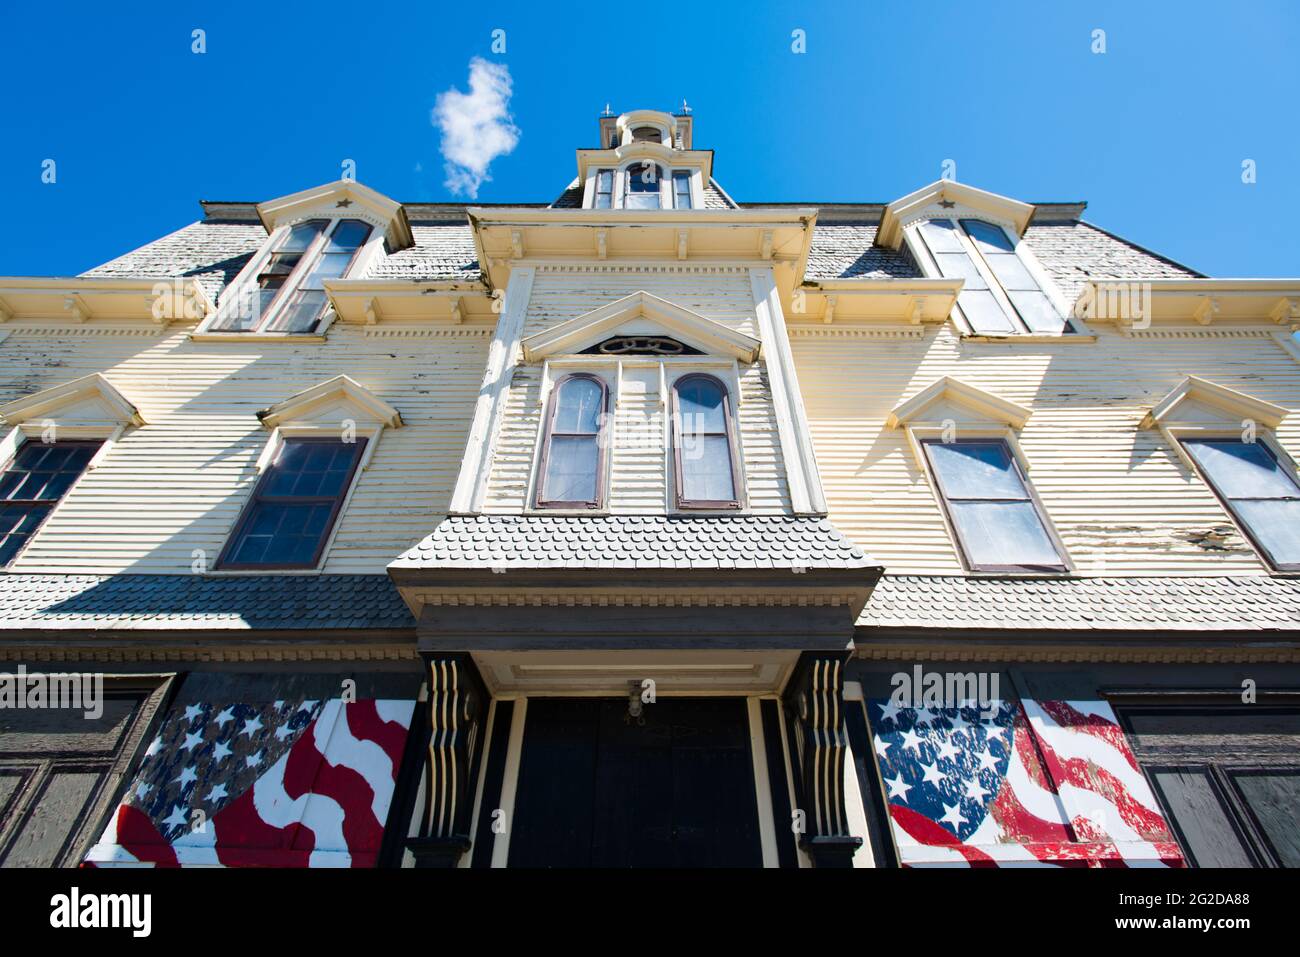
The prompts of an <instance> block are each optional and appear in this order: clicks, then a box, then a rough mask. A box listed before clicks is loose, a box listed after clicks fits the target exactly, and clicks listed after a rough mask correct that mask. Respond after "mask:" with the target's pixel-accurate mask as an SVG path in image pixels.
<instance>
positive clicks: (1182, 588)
mask: <svg viewBox="0 0 1300 957" xmlns="http://www.w3.org/2000/svg"><path fill="white" fill-rule="evenodd" d="M858 627H859V628H867V629H869V630H868V631H867V632H866V633H865V634H864V635H863V636H862V637H860V638H859V644H860V645H862V644H863V643H865V644H867V645H870V636H871V633H872V631H874V630H875V629H883V628H889V629H904V628H905V629H945V630H946V629H953V628H969V629H977V630H983V629H998V630H1015V631H1022V632H1034V631H1043V630H1049V629H1070V630H1076V629H1083V630H1105V629H1114V630H1117V631H1119V630H1134V629H1136V630H1142V631H1166V630H1169V631H1173V630H1176V631H1205V632H1215V631H1260V632H1276V631H1297V630H1300V580H1296V579H1291V578H1271V577H1268V576H1264V575H1256V576H1250V577H1246V576H1239V577H1235V578H1227V577H1223V578H1208V577H1199V576H1182V577H1164V578H1155V577H1152V578H1050V579H1045V578H1036V579H1024V578H973V577H969V576H965V575H885V576H884V577H883V578H881V580H880V582H879V584H877V585H876V589H875V591H874V592H873V593H872V597H871V601H870V602H868V603H867V606H866V608H864V609H863V611H862V614H861V615H860V616H859V618H858Z"/></svg>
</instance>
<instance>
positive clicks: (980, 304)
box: [876, 180, 1083, 338]
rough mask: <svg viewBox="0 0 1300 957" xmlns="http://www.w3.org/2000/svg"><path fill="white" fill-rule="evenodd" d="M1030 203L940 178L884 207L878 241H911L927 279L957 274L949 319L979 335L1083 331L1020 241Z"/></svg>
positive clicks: (1031, 212) (890, 245) (1026, 335)
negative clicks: (958, 288)
mask: <svg viewBox="0 0 1300 957" xmlns="http://www.w3.org/2000/svg"><path fill="white" fill-rule="evenodd" d="M1033 215H1034V207H1033V206H1032V205H1031V204H1029V203H1024V202H1021V201H1020V200H1017V199H1012V198H1011V197H1009V196H999V195H998V194H996V193H990V192H988V191H987V190H982V189H976V188H975V187H973V186H967V185H965V184H964V183H956V182H953V181H951V180H939V181H938V182H935V183H931V184H930V185H929V186H925V187H922V188H921V189H918V190H916V191H915V192H913V193H909V194H908V195H906V196H903V197H901V198H899V199H896V200H895V201H894V202H892V203H890V204H889V205H888V206H886V207H885V210H884V213H883V214H882V216H881V219H880V228H879V229H878V230H877V231H876V244H877V245H880V246H885V247H887V248H890V249H898V248H900V247H901V246H904V245H905V246H906V247H907V249H908V251H909V252H910V253H911V255H912V258H913V259H915V260H916V262H917V263H919V264H920V265H921V268H922V270H923V271H924V272H925V274H926V276H927V277H928V278H932V279H959V280H961V281H962V288H961V292H960V293H959V294H958V296H957V303H956V306H955V307H954V308H953V310H952V318H953V320H954V322H955V323H956V325H957V328H958V330H959V331H960V332H961V333H962V334H963V335H967V336H977V337H985V336H987V337H995V338H1003V337H1022V338H1029V337H1040V336H1061V335H1068V334H1075V333H1078V332H1080V331H1083V330H1082V327H1081V326H1080V325H1079V323H1078V320H1077V319H1076V318H1073V317H1072V315H1071V308H1070V305H1069V303H1067V302H1066V301H1065V299H1064V298H1063V296H1062V295H1061V292H1060V290H1059V289H1058V288H1057V287H1056V284H1055V282H1053V280H1052V278H1051V277H1050V276H1049V275H1048V274H1047V272H1046V270H1044V269H1043V267H1042V266H1041V265H1040V264H1039V262H1038V260H1037V258H1036V257H1035V256H1034V254H1033V252H1032V251H1031V250H1030V249H1029V247H1028V245H1027V244H1025V243H1023V242H1021V238H1022V237H1023V236H1024V233H1025V229H1026V228H1027V227H1028V226H1029V222H1030V220H1031V219H1032V218H1033Z"/></svg>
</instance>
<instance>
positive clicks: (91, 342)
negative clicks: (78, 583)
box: [0, 323, 491, 573]
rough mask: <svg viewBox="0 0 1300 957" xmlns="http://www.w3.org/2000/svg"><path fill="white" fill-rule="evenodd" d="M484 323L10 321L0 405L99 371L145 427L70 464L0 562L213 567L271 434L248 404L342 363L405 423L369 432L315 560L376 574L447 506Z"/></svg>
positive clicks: (482, 349)
mask: <svg viewBox="0 0 1300 957" xmlns="http://www.w3.org/2000/svg"><path fill="white" fill-rule="evenodd" d="M430 333H432V334H430ZM490 335H491V330H490V329H479V328H472V327H462V328H456V329H445V330H437V331H436V332H434V331H432V330H428V329H424V330H419V329H396V328H394V329H391V330H389V329H383V328H382V327H381V329H380V330H379V331H378V332H377V333H367V332H366V331H364V330H363V329H360V328H358V327H353V326H344V325H342V324H338V323H336V324H335V325H334V326H333V327H332V328H331V329H330V330H329V336H328V339H327V341H326V342H324V343H319V344H315V343H312V344H302V345H287V344H280V343H269V344H268V343H258V342H248V343H238V342H237V343H224V342H222V343H215V342H192V341H190V339H189V338H188V330H187V329H182V328H175V329H172V330H169V331H168V332H167V333H166V334H163V335H159V334H158V333H157V332H150V333H148V334H145V335H140V334H137V333H135V332H133V331H122V332H120V333H117V334H115V333H111V332H107V333H106V332H101V331H98V330H92V329H68V330H62V329H50V328H46V329H39V330H37V329H34V328H24V327H19V326H16V327H15V328H13V330H12V334H11V335H10V336H9V338H8V339H6V340H5V341H4V343H3V344H2V345H0V369H2V370H3V373H2V374H0V401H9V400H11V399H15V398H18V397H19V396H22V395H26V394H30V393H31V392H34V391H37V390H39V389H45V388H49V387H50V386H53V385H57V384H59V383H61V382H66V381H68V380H70V379H74V378H77V377H78V376H83V375H87V374H89V373H92V372H102V373H103V374H104V375H105V376H106V377H108V379H109V380H110V381H111V382H112V383H113V384H114V385H115V386H116V387H117V388H118V389H120V390H121V392H122V393H123V394H124V395H125V396H126V397H127V398H128V399H130V400H131V401H132V402H134V403H135V404H136V406H137V407H138V408H139V409H140V412H141V415H142V416H143V417H144V419H145V421H146V423H147V425H145V427H143V428H141V429H136V430H134V431H132V432H131V433H129V434H128V435H127V436H126V437H125V438H124V439H123V440H122V441H121V442H120V443H118V444H117V445H116V446H115V447H114V448H113V449H112V451H111V452H110V454H109V455H108V456H107V457H106V458H105V459H104V460H103V462H102V464H101V465H100V466H99V467H98V468H96V469H95V470H94V471H91V472H89V473H87V474H86V475H85V476H83V478H82V480H81V481H80V482H79V483H78V484H77V485H76V487H75V488H73V489H72V491H71V492H70V493H69V494H68V496H67V497H66V498H65V500H64V501H63V503H62V504H61V505H60V506H59V508H57V509H55V511H54V513H53V515H51V517H50V519H49V521H47V522H46V524H45V526H44V528H42V529H41V531H40V533H39V534H38V535H37V536H36V537H35V538H34V539H33V540H32V541H31V543H30V544H29V546H28V548H27V549H26V551H24V553H23V554H22V556H21V557H20V558H19V559H18V560H17V561H16V562H15V563H14V564H13V566H12V569H13V570H14V571H21V572H84V573H111V572H126V571H130V572H153V573H185V572H188V571H189V570H190V568H191V564H192V562H193V561H194V557H193V554H194V552H195V550H200V551H201V552H202V553H203V554H204V556H205V557H206V561H207V562H208V564H209V567H210V566H211V564H212V563H213V562H215V559H216V557H217V556H218V555H219V553H220V551H221V549H222V546H223V545H224V544H225V541H226V538H227V536H228V535H229V533H230V531H231V528H232V527H233V525H234V522H235V519H236V518H237V517H238V515H239V512H240V510H241V509H242V508H243V506H244V504H245V502H246V501H247V499H248V495H249V493H250V492H251V491H252V487H253V484H254V483H255V481H256V471H255V465H256V462H257V458H258V456H259V455H260V454H261V452H262V450H263V448H264V447H265V444H266V442H267V439H268V437H269V432H268V430H267V429H265V428H264V427H263V426H262V425H261V423H260V422H259V421H258V419H257V412H258V411H259V410H261V409H265V408H267V407H268V406H270V405H272V404H274V403H276V402H279V401H280V400H282V399H285V398H288V397H289V396H291V395H293V394H295V393H297V392H300V391H302V390H304V389H307V388H309V387H311V386H313V385H316V384H318V383H320V382H322V381H324V380H326V379H329V378H332V377H333V376H336V375H339V374H340V373H346V374H347V375H349V376H351V377H352V378H354V379H356V380H357V381H358V382H360V383H361V384H362V385H363V386H365V387H366V388H368V389H370V390H371V391H373V392H374V393H375V394H377V395H378V396H380V397H381V398H382V399H384V400H385V401H387V402H389V403H391V404H392V405H393V406H394V407H396V408H397V409H398V411H399V412H401V414H402V418H403V421H404V423H405V425H404V427H403V428H400V429H386V430H385V431H384V433H383V435H382V436H381V438H380V440H379V444H378V445H377V446H376V448H375V451H374V455H373V457H372V459H371V462H370V465H369V467H368V468H367V470H366V471H365V472H364V473H363V474H362V475H361V476H360V478H359V480H358V482H357V485H356V490H355V492H354V494H353V496H352V499H351V501H350V502H349V504H348V507H347V509H346V510H345V511H344V512H343V514H342V516H341V518H340V521H339V526H338V533H337V536H336V537H335V539H334V542H333V545H332V546H331V548H330V550H329V552H328V554H327V557H326V560H325V564H324V566H323V571H325V572H338V573H345V572H347V573H381V572H383V571H384V569H385V567H386V565H387V564H388V562H389V561H391V560H392V559H393V557H394V556H396V555H397V554H398V553H399V552H401V551H402V550H403V549H405V548H406V547H408V546H410V545H411V544H412V543H413V542H415V541H417V540H418V539H420V538H423V537H424V536H425V535H427V534H428V533H429V532H430V531H432V530H433V527H434V526H435V525H436V524H437V523H438V521H440V520H441V518H442V516H443V514H444V512H445V510H446V508H447V504H448V501H449V499H450V495H451V489H452V486H453V485H454V483H455V480H456V474H457V471H458V469H459V468H460V462H461V459H462V457H463V454H464V448H465V437H466V432H467V430H468V428H469V423H470V419H471V417H472V414H473V408H474V401H475V398H476V396H477V394H478V391H479V388H480V386H481V384H482V377H483V367H484V362H485V360H486V356H487V347H488V343H489V341H490Z"/></svg>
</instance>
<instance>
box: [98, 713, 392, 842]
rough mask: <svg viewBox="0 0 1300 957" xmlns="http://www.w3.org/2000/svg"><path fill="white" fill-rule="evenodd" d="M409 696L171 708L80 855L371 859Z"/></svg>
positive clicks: (387, 799) (389, 795) (386, 804)
mask: <svg viewBox="0 0 1300 957" xmlns="http://www.w3.org/2000/svg"><path fill="white" fill-rule="evenodd" d="M413 709H414V702H413V701H409V700H391V699H366V700H359V701H351V702H349V701H344V700H342V699H339V698H335V699H328V700H310V699H306V700H298V701H272V702H264V703H255V704H249V703H234V702H219V703H217V702H214V703H193V704H187V705H181V706H177V707H176V708H174V709H173V710H172V711H171V712H170V713H169V714H168V715H167V718H166V720H165V721H164V723H163V726H162V728H161V730H160V732H159V734H158V736H157V737H156V738H155V739H154V740H153V742H152V743H151V744H150V745H149V748H148V750H147V751H146V752H145V757H144V760H143V762H142V764H141V766H140V770H139V772H138V773H137V775H136V776H135V779H134V780H133V781H132V782H131V785H130V787H129V789H128V790H127V792H126V794H125V796H124V798H123V800H122V803H121V804H120V805H119V806H118V808H117V810H116V812H115V813H114V815H113V817H112V819H111V820H110V823H109V825H108V827H107V828H106V830H105V832H104V834H103V835H102V836H101V837H100V839H99V841H98V843H96V845H95V846H94V847H93V848H91V850H90V852H89V853H88V854H87V856H86V860H85V864H86V865H88V866H95V867H106V866H142V865H143V866H148V865H152V866H158V867H185V866H209V867H239V866H244V867H249V866H253V867H257V866H262V867H372V866H374V864H375V860H376V857H377V855H378V853H379V848H380V844H381V842H382V840H383V832H384V822H385V820H386V818H387V816H388V808H389V805H390V803H391V801H392V795H393V787H394V782H395V781H396V778H397V771H398V767H399V765H400V763H401V758H402V750H403V747H404V746H405V742H406V735H407V730H408V728H409V725H410V721H411V715H412V712H413Z"/></svg>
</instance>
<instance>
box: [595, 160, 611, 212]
mask: <svg viewBox="0 0 1300 957" xmlns="http://www.w3.org/2000/svg"><path fill="white" fill-rule="evenodd" d="M613 206H614V171H613V170H612V169H598V170H596V198H595V205H594V206H593V208H594V209H612V208H613Z"/></svg>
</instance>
